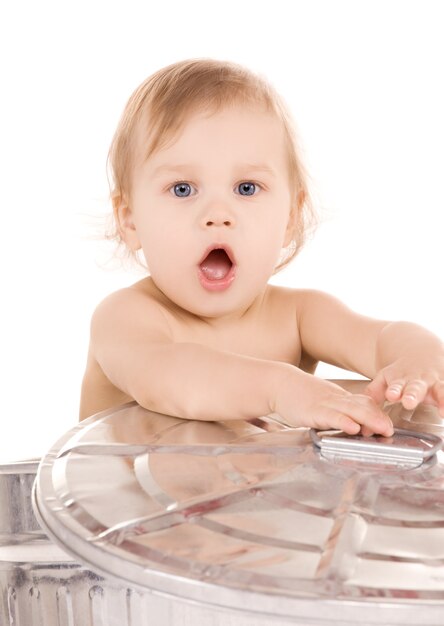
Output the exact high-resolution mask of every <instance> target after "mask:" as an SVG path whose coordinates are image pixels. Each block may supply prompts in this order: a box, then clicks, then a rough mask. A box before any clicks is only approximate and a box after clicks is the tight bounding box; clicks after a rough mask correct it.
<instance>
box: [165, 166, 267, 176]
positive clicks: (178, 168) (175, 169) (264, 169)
mask: <svg viewBox="0 0 444 626" xmlns="http://www.w3.org/2000/svg"><path fill="white" fill-rule="evenodd" d="M197 168H198V166H197V165H195V164H193V163H184V164H177V165H166V164H165V165H159V166H158V167H156V169H155V170H154V171H153V176H157V175H158V174H163V173H165V172H170V173H172V172H182V171H189V170H192V169H197ZM235 170H236V171H237V170H240V171H248V172H263V173H265V174H270V175H271V176H276V170H275V169H274V168H272V167H270V166H269V165H267V164H266V163H238V164H237V165H236V166H235Z"/></svg>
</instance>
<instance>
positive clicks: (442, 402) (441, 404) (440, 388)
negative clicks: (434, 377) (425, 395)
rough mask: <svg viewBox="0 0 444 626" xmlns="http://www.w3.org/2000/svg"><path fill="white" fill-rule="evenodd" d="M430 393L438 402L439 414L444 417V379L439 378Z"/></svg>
mask: <svg viewBox="0 0 444 626" xmlns="http://www.w3.org/2000/svg"><path fill="white" fill-rule="evenodd" d="M429 393H430V394H431V396H432V398H433V399H434V400H435V402H436V406H437V407H438V411H439V414H440V415H441V417H444V381H442V380H439V381H438V382H436V383H435V384H434V385H433V387H432V388H431V389H430V390H429Z"/></svg>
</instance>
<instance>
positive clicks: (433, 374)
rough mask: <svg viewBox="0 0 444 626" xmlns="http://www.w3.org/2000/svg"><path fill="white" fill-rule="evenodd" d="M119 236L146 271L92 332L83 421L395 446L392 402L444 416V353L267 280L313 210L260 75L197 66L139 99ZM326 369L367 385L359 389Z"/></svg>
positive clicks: (130, 108) (412, 335)
mask: <svg viewBox="0 0 444 626" xmlns="http://www.w3.org/2000/svg"><path fill="white" fill-rule="evenodd" d="M110 165H111V170H112V184H113V187H112V194H111V197H112V203H113V209H114V211H113V214H114V218H115V225H116V237H117V239H118V241H119V242H120V243H122V244H123V245H124V246H126V247H127V249H128V250H129V251H130V254H133V255H136V253H137V251H139V250H140V251H141V252H143V255H144V257H145V259H146V263H147V266H148V270H149V275H148V276H147V277H146V278H144V279H142V280H140V281H139V282H136V283H135V284H134V285H132V286H131V287H129V288H126V289H121V290H119V291H117V292H115V293H113V294H111V295H110V296H108V297H107V298H105V300H103V302H101V303H100V304H99V306H98V307H97V309H96V310H95V312H94V314H93V318H92V323H91V341H90V348H89V354H88V362H87V366H86V372H85V376H84V380H83V385H82V397H81V406H80V419H84V418H86V417H88V416H90V415H92V414H94V413H96V412H98V411H101V410H103V409H107V408H109V407H111V406H114V405H118V404H121V403H124V402H128V401H130V400H136V401H137V402H138V403H139V404H140V405H142V406H143V407H146V408H147V409H151V410H153V411H157V412H159V413H166V414H169V415H174V416H178V417H182V418H186V419H195V420H230V419H248V418H253V417H256V416H263V415H267V414H269V413H277V414H278V415H279V416H280V417H281V420H282V422H283V423H285V424H287V425H291V426H295V427H297V426H307V427H313V428H317V429H327V428H334V429H340V430H343V431H345V432H346V433H349V434H356V433H358V432H361V433H362V434H364V435H371V434H373V433H378V434H382V435H386V436H390V435H391V434H392V433H393V425H392V422H391V420H390V418H389V417H388V415H387V414H386V413H384V411H383V408H382V407H383V404H384V402H385V401H386V400H387V401H390V402H398V401H399V402H402V404H403V406H404V407H405V408H406V409H414V408H415V407H416V406H417V405H418V404H419V403H420V402H425V403H427V404H433V405H435V406H437V407H438V410H439V413H440V415H442V416H443V417H444V345H443V343H442V342H441V341H440V339H439V338H438V337H436V336H435V335H433V334H432V333H431V332H429V331H427V330H426V329H424V328H422V327H420V326H418V325H416V324H412V323H409V322H390V321H382V320H376V319H371V318H369V317H365V316H363V315H359V314H357V313H354V312H353V311H351V310H350V309H348V308H347V307H346V306H345V305H344V304H342V303H341V302H339V301H338V300H337V299H336V298H334V297H332V296H330V295H328V294H326V293H322V292H320V291H315V290H305V289H289V288H283V287H276V286H272V285H269V284H268V280H269V278H270V276H272V275H273V274H274V273H276V272H277V271H279V270H280V269H282V268H283V267H284V266H285V265H286V264H287V263H288V262H289V261H290V260H291V259H292V258H293V257H294V256H295V255H296V254H297V252H298V251H299V250H300V249H301V246H302V244H303V242H304V235H305V233H306V230H307V226H308V225H309V224H310V220H311V212H310V206H311V205H310V201H309V194H308V189H307V181H306V174H305V171H304V167H303V165H302V163H301V158H300V155H299V151H298V147H297V142H296V139H295V135H294V130H293V127H292V123H291V118H290V116H289V114H288V112H287V110H286V108H285V105H284V103H283V101H282V99H281V98H280V96H279V95H278V94H277V93H276V91H275V90H274V89H273V87H271V86H270V85H269V84H268V83H267V82H266V81H265V80H264V79H263V78H262V77H260V76H257V75H255V74H253V73H252V72H250V71H249V70H247V69H245V68H243V67H241V66H239V65H237V64H234V63H229V62H220V61H217V60H211V59H193V60H188V61H183V62H180V63H176V64H173V65H170V66H168V67H166V68H164V69H161V70H160V71H158V72H157V73H155V74H154V75H152V76H151V77H149V78H148V79H147V80H146V81H145V82H144V83H143V84H142V85H141V86H140V87H139V88H138V89H137V90H136V91H135V92H134V94H133V95H132V96H131V98H130V100H129V102H128V104H127V106H126V108H125V111H124V113H123V116H122V118H121V121H120V124H119V126H118V129H117V131H116V134H115V136H114V139H113V142H112V146H111V150H110ZM319 361H324V362H327V363H331V364H333V365H336V366H339V367H342V368H345V369H347V370H352V371H354V372H358V373H359V374H362V375H364V376H365V377H367V378H369V379H371V382H369V384H368V386H367V387H366V392H365V393H363V394H352V393H349V392H347V391H345V390H344V389H342V388H341V387H339V386H337V385H336V384H334V383H332V382H329V381H326V380H322V379H320V378H318V377H316V376H315V375H314V372H315V369H316V365H317V363H318V362H319Z"/></svg>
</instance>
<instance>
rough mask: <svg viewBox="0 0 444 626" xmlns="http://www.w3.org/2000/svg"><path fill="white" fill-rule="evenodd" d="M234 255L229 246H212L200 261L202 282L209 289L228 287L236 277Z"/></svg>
mask: <svg viewBox="0 0 444 626" xmlns="http://www.w3.org/2000/svg"><path fill="white" fill-rule="evenodd" d="M235 265H236V264H235V262H234V256H233V254H232V252H231V250H230V249H229V248H228V247H227V246H223V247H222V245H221V246H220V247H219V246H217V245H214V246H211V248H210V249H208V250H207V251H206V254H205V256H204V258H203V259H202V261H201V262H200V263H199V276H200V279H201V283H202V284H203V286H204V287H205V288H207V289H219V288H221V289H222V288H225V287H228V286H229V285H230V284H231V283H232V281H233V279H234V268H235Z"/></svg>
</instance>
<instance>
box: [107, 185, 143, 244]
mask: <svg viewBox="0 0 444 626" xmlns="http://www.w3.org/2000/svg"><path fill="white" fill-rule="evenodd" d="M112 201H113V210H114V218H115V220H116V225H117V230H118V232H119V235H120V237H121V239H122V240H123V241H124V242H125V243H126V245H127V246H128V247H129V248H130V249H131V250H132V251H133V252H135V251H136V250H139V249H140V248H141V247H142V246H141V245H140V241H139V237H138V235H137V231H136V226H135V224H134V219H133V213H132V211H131V207H130V206H129V203H128V202H127V201H126V199H125V198H124V196H122V195H120V194H114V195H113V197H112Z"/></svg>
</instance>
